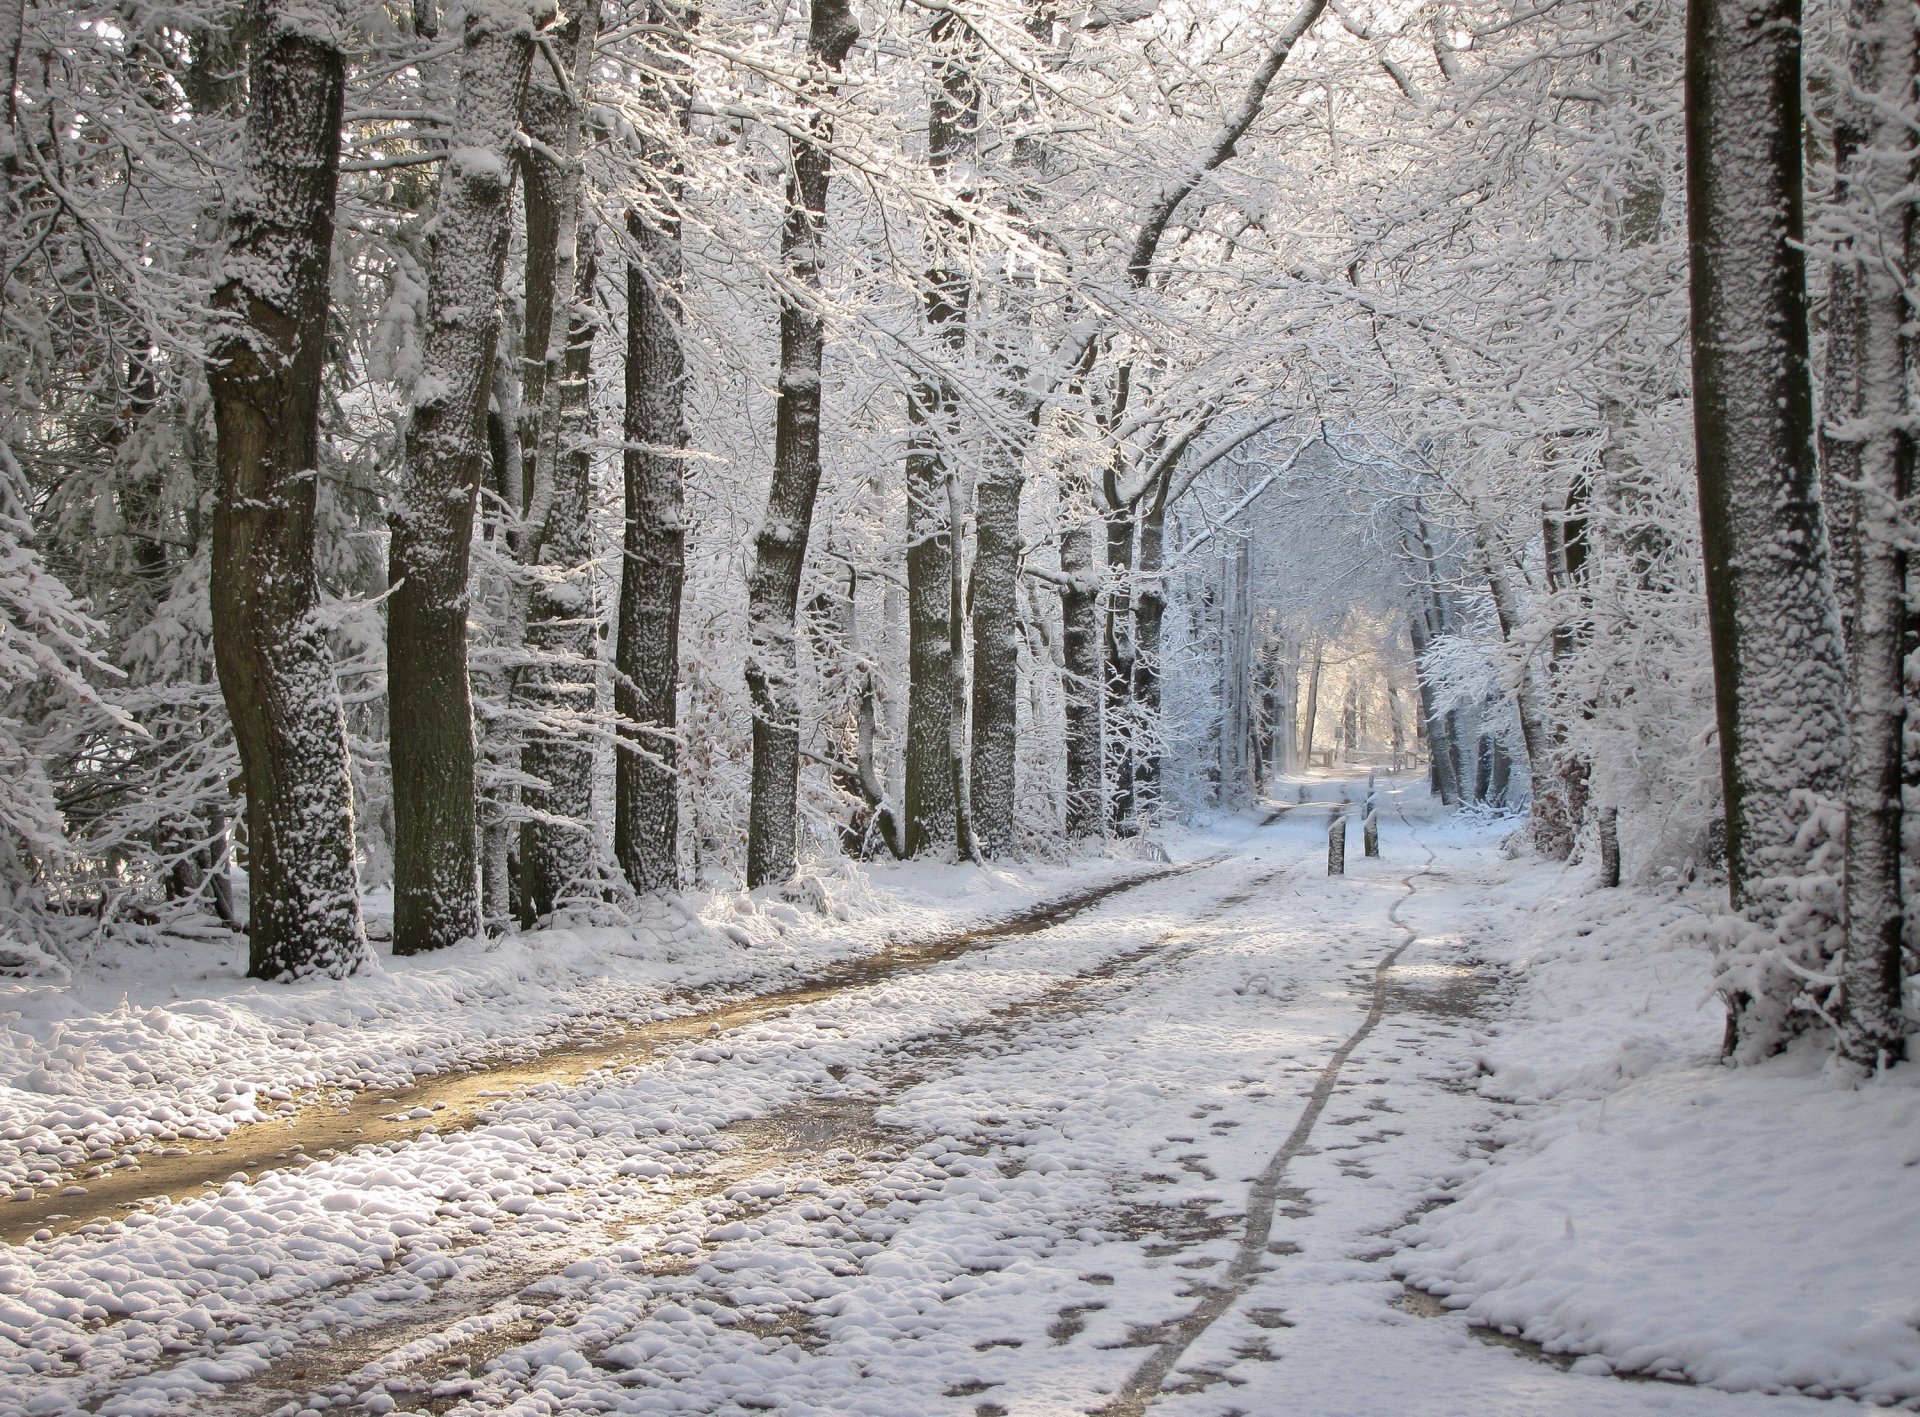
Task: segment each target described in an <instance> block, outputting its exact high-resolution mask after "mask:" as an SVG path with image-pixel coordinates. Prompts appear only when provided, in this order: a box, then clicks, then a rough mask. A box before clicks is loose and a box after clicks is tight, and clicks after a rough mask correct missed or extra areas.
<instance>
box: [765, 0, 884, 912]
mask: <svg viewBox="0 0 1920 1417" xmlns="http://www.w3.org/2000/svg"><path fill="white" fill-rule="evenodd" d="M859 37H860V27H859V25H857V24H856V23H855V22H854V19H853V10H852V6H851V5H850V4H849V3H848V0H813V13H812V15H811V17H810V20H809V24H808V32H807V64H808V68H809V74H808V77H807V80H806V87H807V89H808V90H809V91H810V92H811V93H812V95H813V96H814V97H815V99H816V103H817V106H816V108H815V109H814V111H813V113H812V114H811V115H810V116H809V118H808V125H809V132H808V134H807V136H805V137H796V138H795V139H794V140H793V157H792V163H793V167H792V172H791V174H790V175H789V178H788V182H787V216H786V223H785V226H784V228H783V230H782V233H781V238H780V255H781V262H782V264H783V265H784V267H785V269H786V272H787V278H788V280H789V281H790V282H791V286H792V290H793V292H795V293H790V294H785V295H783V296H782V298H781V302H780V384H779V389H778V391H777V393H776V395H775V403H774V431H773V479H772V482H771V484H770V485H769V487H768V489H767V511H766V515H765V517H764V518H763V519H762V520H761V523H760V530H759V532H758V533H757V534H756V535H755V537H754V557H753V570H752V572H751V573H750V575H749V577H748V581H747V616H748V635H749V644H748V650H747V665H746V673H747V690H748V693H749V694H750V695H751V696H752V699H753V787H752V793H753V796H752V801H751V804H750V807H749V811H748V820H747V884H748V886H750V887H751V886H761V885H767V884H769V883H774V884H777V883H779V882H782V881H786V880H788V879H789V878H790V877H791V876H792V875H793V872H794V867H795V865H796V859H797V854H798V850H799V841H798V838H799V821H798V813H799V796H800V693H799V689H800V685H799V673H800V666H799V652H798V645H797V643H796V639H795V632H796V625H795V615H796V612H797V611H798V610H799V606H800V573H801V570H802V568H803V566H804V565H805V562H806V558H807V537H808V534H809V532H810V531H811V530H812V526H813V501H814V496H815V494H816V493H818V491H819V490H820V356H821V351H822V348H823V346H824V344H825V339H826V331H825V322H824V320H823V318H822V314H821V311H820V307H819V303H818V301H819V290H820V280H821V264H822V261H823V260H824V251H823V238H824V236H825V227H826V219H827V185H828V180H829V177H830V174H831V157H830V152H831V146H832V143H833V114H832V112H831V110H830V108H829V105H830V104H831V103H832V102H833V100H834V97H835V95H836V94H837V92H838V87H839V86H838V82H837V78H836V76H837V75H838V73H839V71H840V66H841V64H842V62H843V61H844V60H845V59H846V55H847V51H848V50H849V49H851V48H852V47H853V42H854V40H856V39H858V38H859Z"/></svg>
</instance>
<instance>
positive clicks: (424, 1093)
mask: <svg viewBox="0 0 1920 1417" xmlns="http://www.w3.org/2000/svg"><path fill="white" fill-rule="evenodd" d="M1279 815H1280V812H1279V811H1275V812H1274V813H1272V814H1270V815H1269V816H1268V818H1267V822H1268V823H1270V822H1272V821H1274V820H1276V819H1277V818H1278V817H1279ZM1265 824H1266V823H1262V825H1265ZM1225 859H1226V858H1225V857H1220V856H1214V857H1208V858H1206V859H1204V860H1200V861H1193V862H1187V863H1184V864H1181V865H1178V866H1167V867H1162V868H1160V869H1158V870H1152V871H1145V872H1142V873H1141V874H1139V875H1135V876H1127V877H1123V878H1122V879H1120V880H1118V881H1110V882H1107V883H1105V884H1103V885H1099V886H1093V887H1089V888H1088V889H1086V890H1082V891H1075V892H1073V893H1071V894H1069V895H1065V896H1060V897H1058V898H1056V899H1054V900H1050V901H1046V902H1043V903H1041V904H1039V905H1035V906H1032V907H1030V908H1028V909H1026V910H1023V911H1020V912H1018V913H1017V914H1014V915H1010V916H1007V917H1006V918H1004V919H1001V920H997V921H992V922H989V923H987V924H984V925H979V926H975V927H973V928H971V929H968V930H964V931H959V932H956V933H953V934H947V935H941V936H937V937H935V938H933V939H929V940H919V941H910V942H907V943H904V944H897V945H890V946H888V947H886V948H885V949H883V950H881V951H879V952H878V953H876V954H872V955H866V956H863V957H861V958H859V959H854V960H847V961H844V962H842V963H839V964H834V965H830V966H828V967H827V968H825V969H822V970H819V971H817V972H816V973H814V974H812V975H810V976H809V977H807V978H806V979H803V980H801V981H800V982H798V983H795V984H792V985H788V986H786V987H783V988H780V989H775V990H773V991H771V992H769V993H765V994H756V995H752V996H749V997H747V998H733V999H726V1000H721V1001H719V1002H714V1003H710V1004H707V1005H705V1006H696V1007H693V1008H692V1009H690V1011H689V1012H687V1013H685V1014H682V1015H679V1016H678V1017H674V1018H668V1019H660V1020H655V1021H652V1022H646V1023H632V1024H621V1025H618V1026H617V1027H614V1028H611V1029H608V1030H606V1031H604V1032H602V1033H600V1034H598V1035H596V1036H595V1037H593V1038H591V1039H587V1040H584V1041H583V1040H578V1039H575V1040H570V1041H568V1042H565V1043H561V1044H558V1045H556V1046H555V1047H553V1048H550V1049H547V1050H545V1051H543V1052H541V1053H538V1054H535V1055H534V1056H532V1057H530V1058H525V1059H518V1060H512V1061H502V1062H499V1063H495V1064H491V1065H484V1064H483V1065H481V1066H479V1067H476V1068H474V1069H472V1070H469V1071H465V1072H451V1073H434V1074H428V1075H426V1076H423V1077H421V1078H420V1079H418V1080H417V1081H415V1082H414V1083H412V1084H411V1085H409V1086H406V1087H401V1088H380V1089H368V1090H366V1091H363V1092H358V1093H350V1094H345V1095H344V1096H342V1097H337V1098H335V1099H333V1100H329V1101H325V1102H314V1103H310V1104H308V1105H307V1106H306V1107H304V1108H303V1109H302V1110H301V1111H299V1112H297V1113H294V1114H292V1115H291V1116H289V1117H286V1118H280V1119H276V1120H273V1121H267V1122H250V1123H246V1124H244V1125H242V1126H241V1127H239V1128H237V1129H235V1130H234V1131H232V1132H230V1133H228V1134H227V1135H226V1136H225V1137H223V1138H220V1139H219V1140H217V1141H209V1142H198V1143H191V1144H185V1145H179V1146H170V1147H167V1148H166V1149H165V1150H164V1151H153V1150H146V1151H133V1150H130V1151H127V1152H125V1153H123V1154H122V1156H121V1157H120V1158H116V1159H115V1160H113V1161H109V1162H107V1163H106V1164H107V1165H108V1166H115V1165H116V1162H123V1161H129V1160H130V1161H131V1162H132V1163H133V1164H132V1165H124V1164H120V1165H118V1167H117V1169H113V1170H108V1171H107V1172H106V1173H105V1174H102V1175H85V1176H82V1175H74V1174H69V1175H66V1176H62V1177H58V1178H56V1179H55V1180H53V1181H52V1182H50V1183H48V1185H47V1186H45V1187H42V1188H40V1189H39V1190H37V1191H36V1193H35V1195H34V1196H33V1198H32V1199H31V1200H15V1201H12V1202H10V1203H7V1204H6V1205H5V1206H4V1207H0V1243H4V1244H9V1245H18V1244H21V1243H24V1242H25V1241H28V1240H32V1239H40V1238H44V1237H50V1236H54V1235H61V1234H68V1233H71V1232H74V1231H83V1230H85V1229H86V1228H87V1227H88V1226H90V1225H100V1224H104V1223H105V1222H108V1221H111V1220H113V1219H114V1218H116V1217H117V1216H119V1215H121V1214H123V1213H125V1212H126V1211H128V1210H131V1209H136V1208H139V1207H141V1206H143V1205H147V1204H151V1203H154V1202H157V1201H159V1200H162V1199H166V1198H169V1197H172V1196H175V1195H178V1194H181V1193H183V1192H189V1191H196V1190H199V1189H201V1188H203V1187H207V1186H216V1185H219V1184H221V1183H223V1182H225V1181H227V1180H229V1179H232V1178H234V1177H235V1175H236V1174H237V1173H238V1174H243V1175H244V1176H246V1177H248V1178H251V1177H254V1176H258V1175H260V1174H262V1173H264V1172H270V1171H279V1170H287V1169H291V1168H295V1167H299V1166H303V1165H305V1164H307V1163H308V1161H310V1160H311V1159H312V1158H315V1157H322V1156H330V1155H336V1154H339V1153H343V1152H347V1151H351V1150H352V1149H353V1148H355V1147H359V1146H367V1145H373V1144H379V1143H393V1142H404V1141H409V1140H411V1139H413V1138H414V1137H417V1136H420V1135H422V1134H423V1133H425V1132H428V1131H437V1132H438V1133H440V1134H441V1135H443V1136H444V1135H447V1134H450V1133H453V1132H459V1131H464V1130H466V1129H468V1128H470V1127H472V1126H473V1125H474V1124H475V1123H476V1122H478V1121H480V1120H481V1118H482V1117H483V1115H484V1114H485V1113H486V1111H487V1110H488V1109H489V1108H490V1107H492V1106H494V1105H495V1104H497V1103H499V1102H502V1101H505V1100H508V1099H511V1098H513V1097H516V1096H519V1095H521V1094H523V1093H525V1092H528V1091H530V1090H531V1089H533V1088H536V1087H541V1086H552V1085H558V1086H562V1087H566V1086H572V1085H575V1084H578V1083H581V1082H584V1081H586V1080H587V1079H588V1078H589V1077H591V1076H592V1075H593V1074H594V1073H596V1072H599V1071H601V1070H603V1069H607V1068H619V1067H625V1066H629V1065H632V1064H636V1063H644V1062H646V1061H647V1060H649V1059H650V1058H652V1057H654V1056H655V1055H657V1054H658V1053H660V1052H661V1051H662V1050H664V1049H667V1048H671V1047H674V1046H676V1045H678V1044H682V1043H687V1042H691V1041H692V1040H694V1039H697V1038H706V1037H709V1036H711V1035H713V1034H715V1033H724V1032H727V1031H729V1030H731V1029H736V1028H741V1027H744V1026H746V1025H748V1024H752V1023H757V1022H759V1021H760V1020H762V1019H765V1018H769V1017H772V1016H773V1015H775V1014H779V1013H783V1012H785V1011H786V1010H788V1009H792V1008H797V1007H800V1006H802V1005H805V1004H810V1003H816V1002H818V1001H820V1000H822V999H825V998H828V997H830V996H832V995H834V994H838V993H840V992H843V991H845V990H849V989H857V988H862V987H865V986H867V985H872V984H879V983H883V982H885V981H887V980H889V979H894V978H898V977H900V976H902V975H907V974H915V973H920V972H923V971H925V970H928V969H932V968H933V967H934V966H936V965H939V964H942V963H945V962H946V961H948V960H952V959H958V958H960V957H961V956H963V955H968V954H972V953H975V952H977V951H980V950H985V949H991V948H992V947H994V946H995V945H997V944H999V943H1000V942H1002V941H1004V940H1008V939H1012V938H1016V937H1020V936H1026V935H1033V934H1037V933H1039V932H1040V931H1043V930H1047V929H1050V928H1052V927H1053V926H1056V925H1060V924H1063V923H1065V922H1066V921H1068V920H1071V919H1073V918H1074V917H1075V916H1078V915H1081V914H1084V913H1085V912H1086V911H1088V910H1091V909H1092V908H1093V907H1095V906H1097V905H1099V904H1101V903H1102V902H1104V901H1106V900H1108V899H1110V898H1112V897H1113V896H1116V895H1119V894H1121V893H1123V892H1126V891H1131V890H1134V889H1137V888H1138V887H1140V886H1144V885H1148V884H1150V883H1152V882H1155V881H1163V880H1167V879H1169V878H1170V877H1174V876H1179V875H1184V874H1188V873H1190V872H1193V871H1198V870H1203V869H1205V868H1207V867H1209V866H1213V865H1217V864H1219V863H1220V862H1221V861H1223V860H1225ZM91 1169H93V1168H92V1165H91V1163H90V1164H89V1170H91ZM76 1186H83V1187H84V1188H85V1193H84V1194H80V1195H72V1194H63V1192H64V1191H68V1190H71V1189H73V1188H75V1187H76Z"/></svg>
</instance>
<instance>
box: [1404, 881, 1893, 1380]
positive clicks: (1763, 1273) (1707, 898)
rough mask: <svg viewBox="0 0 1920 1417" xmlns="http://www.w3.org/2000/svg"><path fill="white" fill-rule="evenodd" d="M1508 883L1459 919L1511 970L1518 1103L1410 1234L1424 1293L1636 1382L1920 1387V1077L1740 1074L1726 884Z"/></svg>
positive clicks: (1506, 1085) (1773, 1068) (1789, 1066)
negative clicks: (1726, 1062)
mask: <svg viewBox="0 0 1920 1417" xmlns="http://www.w3.org/2000/svg"><path fill="white" fill-rule="evenodd" d="M1486 876H1487V885H1488V891H1487V894H1486V896H1485V904H1484V906H1483V908H1482V910H1481V911H1480V918H1479V919H1478V920H1469V921H1459V922H1449V923H1450V924H1452V925H1453V926H1454V928H1458V929H1462V930H1465V931H1466V932H1467V933H1469V934H1470V935H1472V936H1475V937H1477V938H1476V951H1477V953H1478V954H1479V955H1480V957H1481V958H1483V959H1484V960H1485V961H1486V962H1487V963H1488V964H1490V965H1493V966H1495V967H1498V968H1500V969H1502V970H1505V971H1508V972H1509V973H1510V974H1511V975H1512V976H1513V978H1514V981H1515V984H1516V990H1515V995H1514V999H1513V1002H1512V1006H1511V1009H1510V1011H1509V1012H1508V1013H1507V1015H1506V1016H1505V1017H1504V1018H1502V1020H1501V1021H1500V1022H1499V1023H1498V1024H1497V1025H1496V1026H1495V1029H1494V1031H1493V1036H1492V1037H1491V1038H1490V1039H1489V1040H1488V1041H1487V1043H1486V1045H1485V1047H1484V1050H1483V1052H1482V1056H1481V1060H1480V1061H1481V1066H1482V1067H1483V1068H1484V1069H1486V1075H1485V1076H1484V1077H1483V1078H1482V1079H1481V1081H1480V1089H1481V1091H1482V1093H1483V1094H1485V1095H1487V1096H1489V1097H1493V1098H1496V1099H1499V1100H1501V1101H1503V1102H1507V1103H1510V1104H1512V1110H1511V1113H1510V1115H1509V1118H1508V1120H1507V1121H1506V1122H1504V1123H1503V1124H1502V1126H1501V1128H1500V1130H1499V1132H1498V1134H1497V1140H1499V1141H1500V1142H1501V1143H1503V1146H1502V1147H1501V1149H1500V1150H1498V1151H1497V1152H1495V1153H1494V1154H1493V1155H1492V1156H1491V1157H1490V1158H1488V1159H1485V1160H1483V1161H1479V1162H1475V1163H1471V1164H1469V1165H1468V1166H1466V1167H1464V1168H1463V1169H1462V1170H1461V1172H1460V1173H1459V1175H1458V1176H1457V1177H1456V1184H1455V1187H1454V1191H1453V1194H1454V1200H1453V1203H1452V1204H1450V1205H1447V1206H1444V1207H1442V1208H1440V1209H1438V1210H1435V1211H1433V1212H1431V1213H1430V1214H1428V1215H1426V1216H1425V1217H1423V1218H1422V1219H1421V1220H1420V1221H1418V1222H1417V1223H1416V1224H1414V1225H1413V1226H1411V1227H1409V1229H1408V1231H1407V1236H1408V1237H1409V1238H1411V1240H1412V1241H1413V1242H1414V1243H1415V1244H1416V1245H1417V1248H1416V1249H1414V1250H1412V1251H1410V1252H1409V1253H1407V1254H1406V1255H1404V1256H1403V1257H1401V1259H1400V1260H1399V1262H1398V1268H1399V1269H1400V1270H1401V1272H1402V1273H1403V1274H1404V1276H1405V1277H1406V1279H1407V1280H1408V1282H1409V1283H1412V1284H1414V1285H1416V1286H1418V1287H1420V1288H1423V1289H1426V1290H1429V1291H1431V1292H1432V1293H1435V1294H1439V1295H1444V1296H1447V1297H1448V1301H1449V1304H1450V1306H1452V1307H1457V1308H1460V1309H1462V1310H1464V1312H1465V1314H1466V1316H1467V1317H1468V1318H1469V1319H1470V1320H1472V1321H1474V1322H1477V1323H1482V1324H1487V1325H1491V1326H1494V1327H1497V1328H1502V1329H1505V1330H1508V1331H1515V1332H1519V1333H1521V1334H1523V1335H1524V1336H1525V1337H1527V1338H1530V1339H1533V1340H1535V1341H1537V1342H1539V1343H1541V1344H1543V1345H1544V1346H1546V1347H1547V1348H1548V1349H1549V1350H1550V1351H1555V1352H1567V1353H1582V1354H1595V1355H1598V1356H1599V1357H1600V1358H1601V1359H1604V1360H1605V1361H1606V1362H1607V1363H1610V1364H1611V1365H1612V1366H1613V1367H1614V1368H1615V1369H1616V1370H1632V1371H1635V1372H1643V1373H1652V1374H1659V1375H1664V1376H1671V1377H1684V1378H1688V1379H1691V1380H1693V1381H1695V1382H1700V1383H1706V1384H1711V1385H1713V1386H1716V1387H1724V1388H1729V1389H1734V1390H1760V1391H1773V1390H1779V1389H1782V1388H1798V1389H1801V1390H1803V1391H1807V1392H1812V1393H1816V1394H1825V1393H1832V1392H1851V1393H1855V1394H1859V1395H1861V1396H1864V1397H1867V1398H1869V1399H1871V1400H1876V1401H1881V1402H1892V1401H1899V1400H1902V1399H1907V1398H1913V1397H1916V1396H1920V1329H1917V1328H1916V1325H1920V1285H1916V1283H1915V1279H1914V1274H1915V1270H1916V1266H1917V1265H1920V1065H1916V1066H1909V1067H1905V1068H1901V1069H1897V1070H1896V1071H1895V1072H1894V1073H1893V1074H1891V1075H1890V1076H1888V1077H1886V1078H1882V1079H1879V1080H1876V1081H1874V1082H1872V1083H1870V1084H1867V1085H1864V1086H1855V1085H1853V1084H1852V1083H1851V1082H1850V1081H1849V1080H1847V1079H1846V1078H1844V1077H1841V1076H1838V1075H1836V1074H1834V1073H1833V1072H1832V1071H1831V1070H1829V1069H1826V1068H1825V1067H1824V1066H1823V1059H1822V1058H1821V1057H1820V1056H1818V1051H1819V1050H1818V1049H1817V1048H1810V1049H1808V1050H1807V1051H1806V1052H1805V1053H1803V1054H1798V1055H1795V1056H1790V1057H1785V1058H1779V1059H1775V1060H1773V1061H1772V1062H1769V1063H1766V1064H1764V1065H1762V1066H1758V1067H1752V1068H1746V1069H1739V1070H1735V1069H1730V1068H1727V1067H1724V1066H1721V1065H1720V1064H1719V1063H1718V1061H1717V1058H1716V1054H1717V1051H1718V1045H1719V1042H1720V1037H1721V1031H1722V1026H1723V1019H1724V1013H1723V1011H1722V1009H1721V1007H1720V1005H1719V1003H1718V1001H1717V999H1715V998H1714V997H1713V995H1712V992H1711V989H1710V988H1709V984H1708V959H1707V955H1706V953H1705V950H1704V949H1703V947H1702V946H1701V945H1700V944H1699V943H1697V933H1696V932H1695V931H1694V930H1693V929H1692V928H1691V927H1694V926H1697V924H1698V922H1699V920H1700V918H1701V916H1702V915H1703V914H1704V913H1706V912H1708V911H1710V910H1712V909H1713V908H1714V905H1715V896H1714V893H1713V892H1711V891H1709V890H1706V889H1693V890H1688V891H1685V892H1675V891H1668V892H1665V893H1664V894H1662V893H1650V892H1645V891H1635V890H1622V891H1597V890H1593V889H1592V888H1591V886H1590V872H1589V871H1586V870H1582V869H1580V868H1577V867H1576V868H1572V869H1569V870H1567V871H1561V870H1559V869H1558V868H1549V867H1546V866H1543V865H1542V864H1540V863H1538V862H1518V863H1512V864H1507V863H1495V864H1492V865H1490V866H1489V867H1488V868H1487V870H1486ZM1587 1366H1597V1364H1593V1363H1591V1362H1590V1363H1589V1364H1588V1365H1587Z"/></svg>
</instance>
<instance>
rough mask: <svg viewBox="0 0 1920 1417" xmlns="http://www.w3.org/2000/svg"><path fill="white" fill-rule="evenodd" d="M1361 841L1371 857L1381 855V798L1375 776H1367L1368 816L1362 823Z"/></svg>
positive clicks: (1370, 774)
mask: <svg viewBox="0 0 1920 1417" xmlns="http://www.w3.org/2000/svg"><path fill="white" fill-rule="evenodd" d="M1360 832H1361V840H1362V842H1363V843H1364V845H1365V850H1366V853H1367V855H1369V856H1378V855H1379V854H1380V796H1379V793H1377V792H1376V791H1375V790H1374V775H1373V774H1372V773H1368V774H1367V815H1366V817H1365V818H1364V819H1363V820H1362V822H1361V828H1360Z"/></svg>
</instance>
